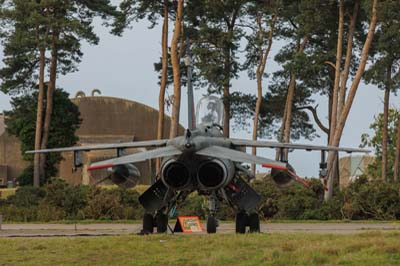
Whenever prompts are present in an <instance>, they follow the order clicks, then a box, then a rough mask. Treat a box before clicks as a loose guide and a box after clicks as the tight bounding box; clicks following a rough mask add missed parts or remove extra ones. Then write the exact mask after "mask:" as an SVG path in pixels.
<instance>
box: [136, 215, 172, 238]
mask: <svg viewBox="0 0 400 266" xmlns="http://www.w3.org/2000/svg"><path fill="white" fill-rule="evenodd" d="M154 228H156V230H157V233H166V232H167V229H168V215H167V214H165V213H164V212H162V211H158V212H157V213H156V215H153V214H151V213H145V214H144V216H143V230H142V231H141V234H152V233H154Z"/></svg>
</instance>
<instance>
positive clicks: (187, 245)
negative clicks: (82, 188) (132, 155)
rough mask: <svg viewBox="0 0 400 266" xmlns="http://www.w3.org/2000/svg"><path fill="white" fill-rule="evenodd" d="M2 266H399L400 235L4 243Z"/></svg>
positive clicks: (24, 240) (117, 238)
mask: <svg viewBox="0 0 400 266" xmlns="http://www.w3.org/2000/svg"><path fill="white" fill-rule="evenodd" d="M0 258H1V259H0V265H160V266H164V265H171V266H179V265H182V266H183V265H184V266H188V265H216V266H219V265H229V266H231V265H255V266H259V265H282V266H288V265H289V266H290V265H307V266H308V265H318V266H320V265H362V266H368V265H371V266H376V265H379V266H384V265H400V232H386V233H384V232H368V233H362V234H358V235H315V234H255V235H190V236H182V235H180V236H171V235H152V236H115V237H75V238H67V237H63V238H10V239H6V238H2V239H0Z"/></svg>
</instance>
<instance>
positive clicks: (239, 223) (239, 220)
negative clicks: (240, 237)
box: [236, 212, 247, 234]
mask: <svg viewBox="0 0 400 266" xmlns="http://www.w3.org/2000/svg"><path fill="white" fill-rule="evenodd" d="M246 222H247V214H246V213H245V212H238V213H236V233H237V234H244V233H246Z"/></svg>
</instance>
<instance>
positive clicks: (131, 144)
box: [26, 139, 168, 153]
mask: <svg viewBox="0 0 400 266" xmlns="http://www.w3.org/2000/svg"><path fill="white" fill-rule="evenodd" d="M167 142H168V140H167V139H162V140H148V141H135V142H125V143H111V144H98V145H90V146H75V147H66V148H55V149H45V150H33V151H27V152H26V153H49V152H66V151H91V150H111V149H125V148H147V147H159V146H164V145H166V144H167Z"/></svg>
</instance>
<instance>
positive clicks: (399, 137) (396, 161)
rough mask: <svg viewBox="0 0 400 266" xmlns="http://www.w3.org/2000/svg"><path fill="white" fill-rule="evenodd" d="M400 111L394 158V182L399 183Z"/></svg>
mask: <svg viewBox="0 0 400 266" xmlns="http://www.w3.org/2000/svg"><path fill="white" fill-rule="evenodd" d="M399 161H400V111H399V114H398V118H397V142H396V152H395V158H394V171H393V173H394V174H393V181H394V182H398V181H399V171H400V162H399Z"/></svg>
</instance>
